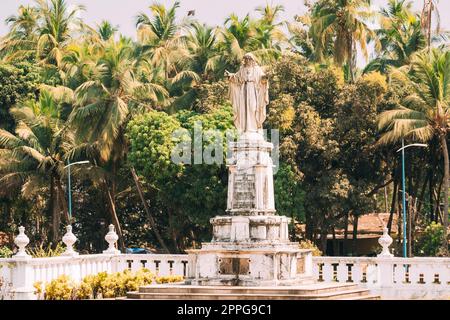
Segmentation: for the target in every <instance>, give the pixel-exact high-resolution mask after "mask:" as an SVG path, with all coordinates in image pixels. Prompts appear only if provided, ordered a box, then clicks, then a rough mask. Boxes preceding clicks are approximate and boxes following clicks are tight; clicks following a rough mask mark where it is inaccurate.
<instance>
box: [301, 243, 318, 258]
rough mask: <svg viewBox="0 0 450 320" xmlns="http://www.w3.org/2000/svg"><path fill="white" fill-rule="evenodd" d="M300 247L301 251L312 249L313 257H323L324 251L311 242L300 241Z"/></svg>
mask: <svg viewBox="0 0 450 320" xmlns="http://www.w3.org/2000/svg"><path fill="white" fill-rule="evenodd" d="M298 246H299V248H300V249H311V250H312V255H313V256H321V255H322V251H320V249H319V248H318V247H317V246H316V245H315V244H314V243H313V242H312V241H310V240H303V241H300V243H299V244H298Z"/></svg>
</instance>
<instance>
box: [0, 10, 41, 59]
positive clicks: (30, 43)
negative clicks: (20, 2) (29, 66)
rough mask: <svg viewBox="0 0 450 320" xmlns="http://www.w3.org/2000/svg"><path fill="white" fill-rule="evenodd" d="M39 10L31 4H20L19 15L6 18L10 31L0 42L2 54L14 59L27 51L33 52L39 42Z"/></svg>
mask: <svg viewBox="0 0 450 320" xmlns="http://www.w3.org/2000/svg"><path fill="white" fill-rule="evenodd" d="M38 20H39V12H38V10H37V8H35V7H31V6H20V7H19V12H18V14H17V15H12V16H10V17H8V18H7V19H6V21H5V22H6V24H7V25H9V28H10V31H9V33H8V35H7V36H6V37H5V38H4V39H2V41H1V43H0V52H2V54H1V56H8V58H9V59H10V60H11V59H14V58H16V57H19V56H21V57H23V56H24V55H25V54H26V52H33V49H34V48H35V46H36V42H37V28H38Z"/></svg>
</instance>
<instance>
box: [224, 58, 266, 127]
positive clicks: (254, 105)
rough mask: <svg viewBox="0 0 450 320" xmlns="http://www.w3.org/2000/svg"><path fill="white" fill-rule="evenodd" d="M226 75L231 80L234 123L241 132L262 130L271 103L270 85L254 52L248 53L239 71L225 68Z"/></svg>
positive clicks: (230, 93)
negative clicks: (267, 107)
mask: <svg viewBox="0 0 450 320" xmlns="http://www.w3.org/2000/svg"><path fill="white" fill-rule="evenodd" d="M225 75H226V76H227V77H228V78H229V80H230V91H229V95H230V100H231V104H232V105H233V113H234V125H235V126H236V128H237V129H238V131H239V133H244V132H260V130H261V129H262V125H263V123H264V121H265V120H266V106H267V104H268V103H269V90H268V88H269V85H268V81H267V78H266V75H265V73H264V71H263V70H262V68H261V67H260V66H259V65H258V64H257V63H256V59H255V57H254V56H253V54H251V53H246V54H245V55H244V59H243V63H242V65H241V67H240V69H239V71H238V72H236V73H230V72H228V71H227V70H225Z"/></svg>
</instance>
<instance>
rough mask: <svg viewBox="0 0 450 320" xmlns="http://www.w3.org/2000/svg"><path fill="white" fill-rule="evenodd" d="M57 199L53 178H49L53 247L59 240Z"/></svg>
mask: <svg viewBox="0 0 450 320" xmlns="http://www.w3.org/2000/svg"><path fill="white" fill-rule="evenodd" d="M57 204H58V199H57V194H56V192H55V178H54V177H53V176H51V177H50V214H51V217H52V219H51V234H52V235H51V241H52V243H53V245H55V244H56V243H57V242H58V240H59V224H60V219H59V218H60V214H59V210H58V205H57Z"/></svg>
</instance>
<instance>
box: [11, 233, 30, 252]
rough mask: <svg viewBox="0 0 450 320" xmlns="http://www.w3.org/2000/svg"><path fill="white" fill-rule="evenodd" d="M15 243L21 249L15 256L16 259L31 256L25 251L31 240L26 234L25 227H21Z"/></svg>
mask: <svg viewBox="0 0 450 320" xmlns="http://www.w3.org/2000/svg"><path fill="white" fill-rule="evenodd" d="M14 243H15V244H16V246H18V247H19V251H18V252H17V253H16V254H15V255H14V257H15V258H27V257H30V255H29V254H28V253H26V251H25V247H26V246H27V244H29V243H30V239H29V238H28V237H27V235H26V234H25V227H23V226H20V227H19V235H18V236H17V237H16V238H15V239H14Z"/></svg>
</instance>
